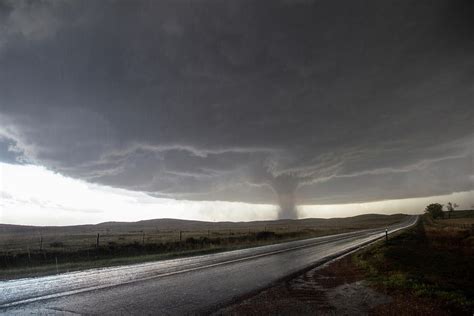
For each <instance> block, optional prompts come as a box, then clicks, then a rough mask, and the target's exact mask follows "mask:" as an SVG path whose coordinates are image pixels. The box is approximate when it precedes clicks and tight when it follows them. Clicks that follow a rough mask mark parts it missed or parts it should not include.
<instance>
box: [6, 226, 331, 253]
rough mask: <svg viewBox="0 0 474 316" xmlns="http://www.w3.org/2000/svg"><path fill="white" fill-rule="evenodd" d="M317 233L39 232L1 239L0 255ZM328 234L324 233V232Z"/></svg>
mask: <svg viewBox="0 0 474 316" xmlns="http://www.w3.org/2000/svg"><path fill="white" fill-rule="evenodd" d="M316 230H317V229H316V228H314V227H307V226H297V227H295V226H262V227H244V228H230V229H205V230H154V231H150V230H148V231H145V230H143V231H130V232H113V231H110V230H103V231H97V232H88V233H83V234H71V233H68V234H55V233H44V232H41V231H38V232H36V233H34V234H28V235H22V236H15V237H14V238H12V237H10V236H8V235H7V236H1V235H0V249H1V251H3V252H4V253H5V252H8V253H10V254H13V253H26V252H28V253H29V252H35V251H45V250H61V251H71V252H73V251H77V250H82V249H88V248H97V247H101V246H111V245H118V246H119V245H127V244H141V245H147V244H164V243H170V242H171V243H172V242H185V241H186V240H188V239H189V238H194V239H202V238H207V239H209V240H211V241H212V240H214V239H229V238H233V237H234V238H235V237H242V236H254V235H255V234H257V233H259V232H269V233H276V234H284V233H304V232H308V233H309V232H315V231H316ZM325 231H327V230H325Z"/></svg>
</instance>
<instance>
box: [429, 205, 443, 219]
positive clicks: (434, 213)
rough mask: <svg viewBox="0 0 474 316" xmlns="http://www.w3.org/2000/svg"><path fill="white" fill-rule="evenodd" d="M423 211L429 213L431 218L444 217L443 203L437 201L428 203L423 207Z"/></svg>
mask: <svg viewBox="0 0 474 316" xmlns="http://www.w3.org/2000/svg"><path fill="white" fill-rule="evenodd" d="M425 213H428V214H430V215H431V217H433V218H438V217H441V218H443V217H444V213H443V205H442V204H439V203H433V204H430V205H428V206H427V207H426V208H425Z"/></svg>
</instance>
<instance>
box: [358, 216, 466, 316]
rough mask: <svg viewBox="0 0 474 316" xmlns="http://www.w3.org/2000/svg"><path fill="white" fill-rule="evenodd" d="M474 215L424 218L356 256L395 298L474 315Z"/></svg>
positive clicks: (379, 285)
mask: <svg viewBox="0 0 474 316" xmlns="http://www.w3.org/2000/svg"><path fill="white" fill-rule="evenodd" d="M472 224H474V211H462V212H461V211H460V212H454V214H452V218H451V219H440V220H433V219H431V218H430V217H429V216H428V215H424V216H423V217H422V218H421V220H420V222H419V223H418V225H417V226H416V227H414V228H413V229H410V230H408V231H405V232H403V233H401V234H399V235H397V236H395V237H393V238H392V239H390V240H389V242H388V243H385V242H383V243H378V244H376V245H374V246H373V247H369V248H367V249H366V250H364V251H361V252H358V253H356V254H354V255H353V257H352V258H353V262H354V263H355V264H356V265H357V266H359V267H361V268H363V271H365V272H366V276H367V280H368V281H369V283H371V284H372V285H373V286H375V287H376V288H377V289H379V290H380V291H383V292H385V293H388V294H391V295H403V296H405V297H407V295H412V296H413V297H416V298H420V299H422V300H425V301H427V302H428V304H431V305H432V306H436V308H438V309H439V310H441V311H445V312H446V313H449V314H468V315H471V314H472V313H473V312H474V231H473V230H474V228H473V227H472V226H471V225H472Z"/></svg>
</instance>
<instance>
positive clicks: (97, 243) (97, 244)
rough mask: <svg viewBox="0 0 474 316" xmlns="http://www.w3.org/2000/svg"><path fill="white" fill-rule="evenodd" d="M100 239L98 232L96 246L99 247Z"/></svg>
mask: <svg viewBox="0 0 474 316" xmlns="http://www.w3.org/2000/svg"><path fill="white" fill-rule="evenodd" d="M99 239H100V234H99V233H97V240H96V243H95V247H96V248H99Z"/></svg>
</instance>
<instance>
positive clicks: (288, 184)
mask: <svg viewBox="0 0 474 316" xmlns="http://www.w3.org/2000/svg"><path fill="white" fill-rule="evenodd" d="M298 184H299V181H298V180H297V179H296V178H295V177H293V176H291V175H280V176H277V177H275V178H273V179H272V181H271V186H272V188H273V190H274V191H275V193H276V195H277V198H278V206H279V210H278V219H298V209H297V208H296V198H295V194H296V189H297V188H298Z"/></svg>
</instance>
